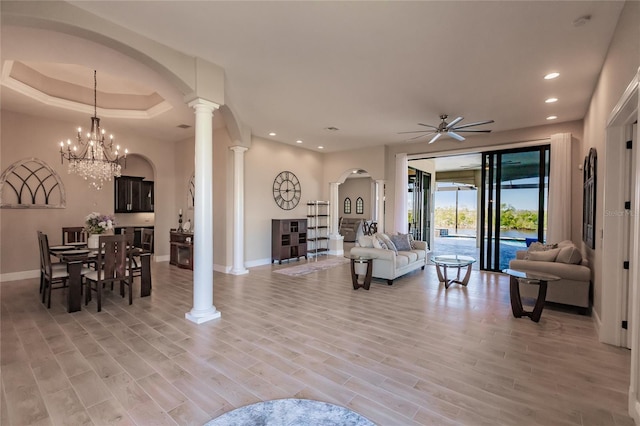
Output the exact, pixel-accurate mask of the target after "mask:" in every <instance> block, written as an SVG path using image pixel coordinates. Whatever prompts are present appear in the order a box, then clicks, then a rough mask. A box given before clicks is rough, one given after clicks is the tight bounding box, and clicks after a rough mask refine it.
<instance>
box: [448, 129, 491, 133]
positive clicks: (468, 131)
mask: <svg viewBox="0 0 640 426" xmlns="http://www.w3.org/2000/svg"><path fill="white" fill-rule="evenodd" d="M454 130H455V131H456V132H458V133H462V132H466V133H471V132H473V133H491V130H460V129H454Z"/></svg>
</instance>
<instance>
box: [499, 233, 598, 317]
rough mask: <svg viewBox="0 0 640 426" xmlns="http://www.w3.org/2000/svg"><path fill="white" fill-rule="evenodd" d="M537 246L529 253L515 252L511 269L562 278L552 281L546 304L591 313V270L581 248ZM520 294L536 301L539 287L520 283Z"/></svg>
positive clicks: (569, 242)
mask: <svg viewBox="0 0 640 426" xmlns="http://www.w3.org/2000/svg"><path fill="white" fill-rule="evenodd" d="M534 244H536V243H534ZM534 244H532V245H531V247H529V250H521V251H518V252H516V259H513V260H512V261H511V262H509V268H511V269H516V270H519V271H529V272H545V273H548V274H552V275H555V276H558V277H560V280H558V281H549V283H548V286H547V298H546V301H547V302H554V303H562V304H564V305H571V306H577V307H579V308H581V309H580V312H581V313H585V314H586V313H588V312H589V307H590V290H591V270H590V269H589V266H588V262H587V260H586V259H584V258H583V256H582V254H581V253H580V251H579V249H578V248H577V247H576V246H575V245H574V244H573V242H572V241H569V240H567V241H562V242H560V243H558V244H557V247H556V248H553V247H552V246H549V245H546V246H543V245H541V244H539V243H538V245H537V246H536V245H534ZM520 294H521V295H522V296H523V297H532V298H535V297H537V295H538V287H537V286H535V285H530V284H520Z"/></svg>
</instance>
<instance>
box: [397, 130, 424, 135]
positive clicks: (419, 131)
mask: <svg viewBox="0 0 640 426" xmlns="http://www.w3.org/2000/svg"><path fill="white" fill-rule="evenodd" d="M403 133H433V130H413V131H411V132H398V134H399V135H402V134H403Z"/></svg>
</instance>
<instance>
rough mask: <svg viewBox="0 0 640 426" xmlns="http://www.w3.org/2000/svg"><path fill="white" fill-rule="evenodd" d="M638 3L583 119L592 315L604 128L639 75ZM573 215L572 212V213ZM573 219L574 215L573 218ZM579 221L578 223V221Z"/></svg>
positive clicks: (621, 27) (597, 284)
mask: <svg viewBox="0 0 640 426" xmlns="http://www.w3.org/2000/svg"><path fill="white" fill-rule="evenodd" d="M639 22H640V3H638V2H627V3H626V4H625V7H624V9H623V10H622V13H621V14H620V20H619V22H618V26H617V28H616V31H615V34H614V37H613V40H612V42H611V45H610V47H609V52H608V53H607V58H606V60H605V63H604V66H603V67H602V72H601V74H600V78H599V80H598V85H597V87H596V90H595V91H594V93H593V96H592V98H591V103H590V105H589V110H588V111H587V114H586V115H585V119H584V143H583V144H582V146H581V152H580V156H581V158H584V157H585V156H586V155H588V153H589V149H590V148H596V150H597V152H598V180H597V188H596V191H597V195H596V248H595V250H592V249H590V248H587V247H586V246H583V247H584V250H585V251H586V252H587V254H588V257H589V260H590V263H591V265H592V268H593V270H592V272H593V276H594V306H593V308H594V311H595V312H596V314H598V315H600V314H601V312H602V292H603V291H605V290H604V288H603V286H604V283H603V282H602V279H601V276H602V274H603V267H604V266H603V265H602V232H601V231H602V223H603V218H604V207H603V190H604V179H602V178H601V177H604V176H605V175H606V172H607V171H606V168H605V167H604V166H605V162H606V157H605V154H606V150H605V138H606V125H607V120H608V118H609V115H610V114H611V112H612V109H613V107H614V106H615V105H616V103H617V102H618V100H619V99H620V98H621V96H622V94H623V93H624V91H625V89H626V88H627V86H628V84H629V83H630V82H631V80H632V78H633V77H634V76H635V75H636V73H637V72H638V67H639V66H640V25H639V24H638V23H639ZM574 211H575V209H574ZM575 216H576V215H574V217H575ZM580 220H581V219H580Z"/></svg>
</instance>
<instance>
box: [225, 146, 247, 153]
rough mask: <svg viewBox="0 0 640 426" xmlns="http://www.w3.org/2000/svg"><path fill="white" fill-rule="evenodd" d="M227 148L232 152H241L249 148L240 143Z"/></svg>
mask: <svg viewBox="0 0 640 426" xmlns="http://www.w3.org/2000/svg"><path fill="white" fill-rule="evenodd" d="M229 149H230V150H231V151H233V152H241V153H242V152H245V151H248V150H249V148H247V147H246V146H240V145H234V146H230V147H229Z"/></svg>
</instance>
